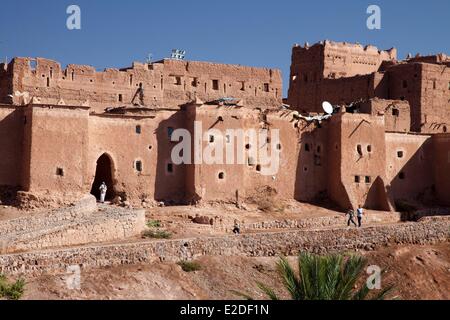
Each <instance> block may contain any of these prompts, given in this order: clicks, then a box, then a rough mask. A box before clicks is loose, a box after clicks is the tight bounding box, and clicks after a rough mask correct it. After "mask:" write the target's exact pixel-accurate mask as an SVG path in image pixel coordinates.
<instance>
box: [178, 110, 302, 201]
mask: <svg viewBox="0 0 450 320" xmlns="http://www.w3.org/2000/svg"><path fill="white" fill-rule="evenodd" d="M189 110H190V111H189V112H190V114H191V118H190V119H191V120H190V121H199V125H200V128H201V130H202V132H203V135H204V136H203V139H202V141H198V142H197V145H201V148H202V150H203V153H202V154H203V155H204V156H206V155H208V154H212V155H215V153H214V152H213V148H218V150H222V152H223V155H222V156H219V154H218V158H217V160H223V163H224V164H220V163H217V162H216V161H214V163H213V164H206V163H205V160H206V159H205V158H204V159H203V164H197V165H193V166H188V167H190V168H188V169H187V170H189V173H188V175H191V178H190V180H189V181H190V183H191V186H188V189H190V188H192V189H191V190H192V192H193V195H192V196H193V197H197V198H201V199H203V200H207V201H208V200H225V201H232V202H235V201H236V200H237V201H240V200H243V198H244V197H247V196H251V195H253V194H254V193H255V192H256V190H258V188H259V187H266V186H269V187H271V188H273V189H275V190H276V191H277V193H278V194H280V195H281V196H283V197H285V198H293V197H294V193H295V190H294V188H295V183H296V177H295V175H294V174H293V172H295V171H296V165H297V159H298V150H297V143H296V141H295V137H297V136H298V132H297V130H298V129H297V128H296V127H295V126H294V123H293V113H292V112H291V111H284V112H282V111H280V112H275V111H274V112H268V113H265V112H261V111H260V110H248V109H245V108H239V107H236V106H233V107H227V106H216V105H193V106H190V108H189ZM272 129H276V130H278V134H279V141H276V140H275V138H276V136H275V131H273V130H272ZM209 130H211V131H209ZM215 130H218V131H217V134H216V133H215V132H214V131H215ZM227 130H234V131H233V132H231V131H230V132H229V136H230V138H229V139H227V138H226V135H227ZM248 130H253V132H254V133H255V134H257V135H258V134H259V133H260V132H263V131H265V130H266V132H267V138H268V139H265V140H264V141H263V140H260V139H259V138H257V140H255V141H252V139H250V137H249V136H248V133H249V132H248ZM208 131H209V134H207V133H208ZM241 131H242V133H243V134H244V135H243V136H240V137H237V136H236V134H237V133H239V132H241ZM191 132H192V130H191ZM231 134H234V136H231ZM209 136H214V138H213V139H214V141H210V137H209ZM293 139H294V140H293ZM193 145H194V142H193ZM227 151H228V154H229V155H230V156H229V159H228V160H229V161H230V163H229V164H228V163H227ZM219 152H220V151H219ZM276 154H279V162H278V165H274V167H273V170H271V164H272V163H271V162H270V160H271V159H276V158H275V157H276V156H275V155H276ZM238 155H240V158H239V157H238ZM272 157H273V158H272ZM269 171H271V172H269ZM221 174H223V176H222V175H221Z"/></svg>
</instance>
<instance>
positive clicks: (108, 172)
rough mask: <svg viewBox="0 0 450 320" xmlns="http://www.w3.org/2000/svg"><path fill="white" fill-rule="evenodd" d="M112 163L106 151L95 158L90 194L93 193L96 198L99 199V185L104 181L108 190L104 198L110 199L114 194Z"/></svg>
mask: <svg viewBox="0 0 450 320" xmlns="http://www.w3.org/2000/svg"><path fill="white" fill-rule="evenodd" d="M114 168H115V167H114V163H113V160H112V158H111V156H110V155H108V154H107V153H104V154H102V155H101V156H100V157H99V158H98V160H97V166H96V169H95V178H94V182H93V183H92V189H91V194H92V195H94V196H95V197H96V198H97V200H98V199H100V190H99V188H100V185H101V184H102V183H103V182H105V184H106V187H107V188H108V190H107V191H106V197H105V200H107V201H111V200H113V199H114V197H115V196H116V191H115V186H114V170H115V169H114Z"/></svg>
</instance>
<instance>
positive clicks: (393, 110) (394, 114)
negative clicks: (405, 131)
mask: <svg viewBox="0 0 450 320" xmlns="http://www.w3.org/2000/svg"><path fill="white" fill-rule="evenodd" d="M392 115H393V116H394V117H398V116H399V115H400V110H398V109H392Z"/></svg>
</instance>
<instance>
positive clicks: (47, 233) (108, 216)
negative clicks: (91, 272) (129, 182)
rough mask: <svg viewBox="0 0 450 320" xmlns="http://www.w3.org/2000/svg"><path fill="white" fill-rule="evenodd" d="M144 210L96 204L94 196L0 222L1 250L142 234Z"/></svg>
mask: <svg viewBox="0 0 450 320" xmlns="http://www.w3.org/2000/svg"><path fill="white" fill-rule="evenodd" d="M144 228H145V210H143V209H142V210H131V209H124V208H119V207H113V206H104V207H101V208H98V207H97V204H96V200H95V198H94V197H93V196H89V197H86V198H84V199H83V200H82V201H80V202H78V203H76V204H74V205H73V206H70V207H67V208H64V209H58V210H53V211H51V212H49V213H41V214H37V215H33V216H26V217H22V218H18V219H12V220H6V221H1V222H0V253H3V254H6V253H15V252H22V251H34V250H41V249H46V248H56V247H67V246H74V245H85V244H90V243H99V242H111V241H117V240H123V239H126V238H130V237H133V236H137V235H139V234H140V233H141V232H142V230H144Z"/></svg>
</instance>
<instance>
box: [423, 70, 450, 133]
mask: <svg viewBox="0 0 450 320" xmlns="http://www.w3.org/2000/svg"><path fill="white" fill-rule="evenodd" d="M449 66H450V62H449V63H448V64H447V65H437V64H428V63H424V64H422V65H421V67H422V77H421V79H422V85H421V89H422V91H421V100H420V104H421V106H422V115H421V121H422V123H423V124H424V125H423V126H422V129H421V132H424V133H441V132H444V133H445V132H450V114H449V112H448V110H449V108H450V69H449V68H448V67H449Z"/></svg>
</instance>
